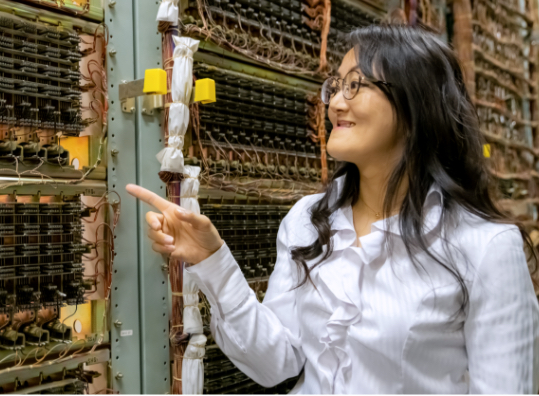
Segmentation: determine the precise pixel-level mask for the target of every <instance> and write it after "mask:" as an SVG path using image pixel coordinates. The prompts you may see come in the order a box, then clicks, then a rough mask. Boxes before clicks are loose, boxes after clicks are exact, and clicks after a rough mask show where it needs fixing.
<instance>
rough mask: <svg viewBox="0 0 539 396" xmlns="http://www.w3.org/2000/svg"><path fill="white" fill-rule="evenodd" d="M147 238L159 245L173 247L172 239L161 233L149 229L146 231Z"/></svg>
mask: <svg viewBox="0 0 539 396" xmlns="http://www.w3.org/2000/svg"><path fill="white" fill-rule="evenodd" d="M148 237H149V238H150V239H151V240H152V241H154V242H156V243H159V244H161V245H173V244H174V238H173V237H172V236H170V235H167V234H165V233H164V232H162V231H155V230H152V229H150V231H148Z"/></svg>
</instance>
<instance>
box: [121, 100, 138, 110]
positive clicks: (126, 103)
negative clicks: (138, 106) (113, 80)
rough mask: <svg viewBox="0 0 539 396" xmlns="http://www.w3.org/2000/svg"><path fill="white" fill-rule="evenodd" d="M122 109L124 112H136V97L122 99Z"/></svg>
mask: <svg viewBox="0 0 539 396" xmlns="http://www.w3.org/2000/svg"><path fill="white" fill-rule="evenodd" d="M122 111H123V112H124V113H129V114H131V113H134V112H135V98H128V99H124V100H122Z"/></svg>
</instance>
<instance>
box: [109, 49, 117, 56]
mask: <svg viewBox="0 0 539 396" xmlns="http://www.w3.org/2000/svg"><path fill="white" fill-rule="evenodd" d="M109 55H110V56H115V55H116V50H115V49H114V48H112V49H111V50H110V51H109Z"/></svg>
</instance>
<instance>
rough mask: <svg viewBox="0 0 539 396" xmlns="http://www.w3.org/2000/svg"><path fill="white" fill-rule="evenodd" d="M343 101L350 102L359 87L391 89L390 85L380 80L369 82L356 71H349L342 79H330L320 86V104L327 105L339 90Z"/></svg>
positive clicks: (369, 80)
mask: <svg viewBox="0 0 539 396" xmlns="http://www.w3.org/2000/svg"><path fill="white" fill-rule="evenodd" d="M341 81H342V93H343V96H344V97H345V99H348V100H352V99H354V97H355V96H356V95H357V93H358V92H359V89H360V88H361V87H365V86H368V85H369V83H371V84H374V85H377V86H381V85H383V86H386V87H391V85H392V84H391V83H388V82H387V81H381V80H371V79H369V78H367V77H365V76H362V75H361V74H360V73H359V72H358V71H357V70H352V71H350V72H349V73H348V74H347V75H346V76H345V77H344V78H339V77H330V78H328V79H327V80H326V81H324V84H323V85H322V102H324V103H325V104H329V101H330V100H331V99H332V98H333V97H334V96H335V95H336V94H337V93H338V92H339V91H340V90H341Z"/></svg>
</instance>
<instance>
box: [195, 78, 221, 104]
mask: <svg viewBox="0 0 539 396" xmlns="http://www.w3.org/2000/svg"><path fill="white" fill-rule="evenodd" d="M216 100H217V99H216V98H215V81H214V80H212V79H211V78H202V79H200V80H196V81H195V102H200V103H202V104H207V103H213V102H215V101H216Z"/></svg>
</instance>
